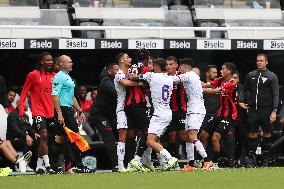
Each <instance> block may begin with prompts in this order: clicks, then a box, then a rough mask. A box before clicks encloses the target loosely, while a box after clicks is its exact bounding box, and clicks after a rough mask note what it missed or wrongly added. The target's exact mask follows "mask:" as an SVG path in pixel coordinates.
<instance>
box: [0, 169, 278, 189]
mask: <svg viewBox="0 0 284 189" xmlns="http://www.w3.org/2000/svg"><path fill="white" fill-rule="evenodd" d="M283 187H284V168H258V169H226V170H217V171H195V172H177V171H171V172H155V173H94V174H82V175H50V176H49V175H46V176H38V175H35V176H11V177H1V178H0V188H1V189H13V188H22V189H26V188H27V189H33V188H35V189H46V188H48V189H56V188H62V189H63V188H64V189H65V188H66V189H71V188H72V189H73V188H76V189H88V188H92V189H100V188H109V189H112V188H118V189H128V188H129V189H135V188H141V189H142V188H143V189H160V188H161V189H168V188H170V189H177V188H182V189H187V188H193V189H199V188H200V189H205V188H216V189H217V188H218V189H219V188H226V189H234V188H238V189H273V188H277V189H280V188H283Z"/></svg>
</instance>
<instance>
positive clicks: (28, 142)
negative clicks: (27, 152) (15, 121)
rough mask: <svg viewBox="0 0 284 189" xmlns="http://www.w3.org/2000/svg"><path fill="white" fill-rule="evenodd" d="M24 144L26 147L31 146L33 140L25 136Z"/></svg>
mask: <svg viewBox="0 0 284 189" xmlns="http://www.w3.org/2000/svg"><path fill="white" fill-rule="evenodd" d="M26 142H27V145H28V146H31V145H32V144H33V139H32V137H30V136H29V135H26Z"/></svg>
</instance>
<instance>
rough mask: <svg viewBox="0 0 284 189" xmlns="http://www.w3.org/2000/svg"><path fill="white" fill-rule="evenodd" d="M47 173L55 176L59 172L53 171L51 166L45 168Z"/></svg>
mask: <svg viewBox="0 0 284 189" xmlns="http://www.w3.org/2000/svg"><path fill="white" fill-rule="evenodd" d="M45 172H46V173H47V174H50V175H53V174H56V173H57V172H56V171H55V170H53V169H52V168H51V167H50V166H47V167H45Z"/></svg>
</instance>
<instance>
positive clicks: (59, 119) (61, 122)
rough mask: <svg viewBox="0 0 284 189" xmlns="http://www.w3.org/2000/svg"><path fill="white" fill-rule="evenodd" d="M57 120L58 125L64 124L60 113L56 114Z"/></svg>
mask: <svg viewBox="0 0 284 189" xmlns="http://www.w3.org/2000/svg"><path fill="white" fill-rule="evenodd" d="M57 119H58V122H59V123H60V124H63V123H64V118H63V115H62V113H58V116H57Z"/></svg>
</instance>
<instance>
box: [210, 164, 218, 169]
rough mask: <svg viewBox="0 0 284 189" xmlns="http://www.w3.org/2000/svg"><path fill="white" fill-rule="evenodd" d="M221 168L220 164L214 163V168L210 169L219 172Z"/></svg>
mask: <svg viewBox="0 0 284 189" xmlns="http://www.w3.org/2000/svg"><path fill="white" fill-rule="evenodd" d="M219 169H220V167H219V166H218V163H213V165H212V167H210V168H209V170H219Z"/></svg>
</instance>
